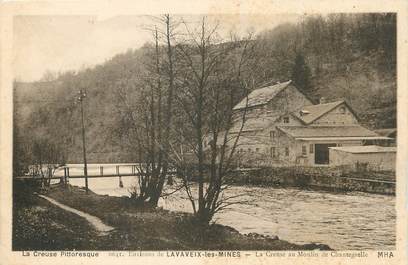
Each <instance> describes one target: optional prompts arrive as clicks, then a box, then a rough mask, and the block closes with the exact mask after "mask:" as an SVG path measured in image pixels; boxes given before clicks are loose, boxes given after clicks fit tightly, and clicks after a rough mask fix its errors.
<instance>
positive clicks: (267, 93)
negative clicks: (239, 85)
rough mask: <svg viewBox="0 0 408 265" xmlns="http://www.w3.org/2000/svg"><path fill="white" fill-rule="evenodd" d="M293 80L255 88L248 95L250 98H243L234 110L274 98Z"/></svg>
mask: <svg viewBox="0 0 408 265" xmlns="http://www.w3.org/2000/svg"><path fill="white" fill-rule="evenodd" d="M291 82H292V81H291V80H289V81H287V82H284V83H279V84H276V85H273V86H267V87H262V88H258V89H255V90H254V91H252V92H251V93H250V94H249V95H248V100H247V98H246V97H245V98H244V99H243V100H241V102H239V103H238V104H237V105H235V107H234V110H239V109H244V108H249V107H255V106H259V105H264V104H266V103H268V102H269V101H270V100H271V99H273V98H274V97H275V96H276V95H277V94H278V93H279V92H281V91H282V90H283V89H285V88H286V87H287V86H288V85H289V84H290V83H291ZM247 101H248V102H247Z"/></svg>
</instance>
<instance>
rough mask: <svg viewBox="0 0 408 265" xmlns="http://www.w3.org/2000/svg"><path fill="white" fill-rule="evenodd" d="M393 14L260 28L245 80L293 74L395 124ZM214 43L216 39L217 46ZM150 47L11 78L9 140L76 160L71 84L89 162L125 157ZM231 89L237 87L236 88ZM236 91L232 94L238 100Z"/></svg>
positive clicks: (380, 121)
mask: <svg viewBox="0 0 408 265" xmlns="http://www.w3.org/2000/svg"><path fill="white" fill-rule="evenodd" d="M395 23H396V16H395V15H394V14H355V15H345V14H334V15H328V16H308V17H306V18H305V19H304V20H303V21H302V22H300V23H298V24H296V25H294V24H283V25H280V26H278V27H276V28H275V29H273V30H270V31H266V32H262V33H260V34H258V35H257V37H256V38H255V39H254V40H251V42H254V44H255V45H254V46H253V47H254V56H252V59H251V62H250V63H248V64H247V65H246V67H251V68H253V69H251V70H252V71H250V72H251V73H256V74H252V76H251V78H252V79H253V81H254V82H255V83H256V84H259V85H261V84H263V83H265V82H270V81H286V80H288V79H292V80H294V82H295V83H296V84H297V86H298V87H300V88H301V89H302V90H303V91H304V92H305V93H306V94H308V95H309V96H310V97H311V98H313V99H315V100H316V101H317V100H318V99H319V98H320V97H325V98H326V99H328V100H335V99H338V98H345V99H346V100H347V101H348V102H349V103H350V104H351V106H352V107H353V108H354V109H355V110H356V112H357V114H358V115H359V116H360V118H361V120H362V123H363V124H365V125H366V126H368V127H370V128H389V127H395V126H396V24H395ZM221 46H222V45H221ZM152 49H154V47H153V45H151V44H146V45H145V46H144V47H142V48H140V49H136V50H129V51H127V52H126V53H123V54H119V55H117V56H115V57H113V58H112V59H110V60H108V61H106V62H105V63H104V64H102V65H98V66H95V67H93V68H89V69H84V70H81V71H78V72H67V73H62V74H60V75H58V76H54V77H52V76H51V77H50V76H49V74H47V76H46V77H45V78H44V80H41V81H38V82H33V83H22V82H15V84H14V93H15V94H14V100H15V105H14V107H15V117H14V120H15V131H14V135H15V140H17V141H18V140H24V139H37V138H38V139H45V140H47V141H51V142H53V143H55V145H58V146H61V147H63V148H66V152H65V153H66V156H67V159H68V161H69V162H79V161H81V150H82V149H81V138H80V135H81V134H80V123H79V122H80V113H79V108H78V105H77V103H76V100H75V99H76V97H77V92H78V90H79V89H86V91H87V99H86V103H85V113H86V128H87V136H86V137H87V145H88V151H89V155H88V156H89V160H90V161H91V162H92V161H93V162H96V161H98V162H115V161H120V162H125V161H132V160H133V159H135V158H134V152H132V148H133V147H132V146H129V145H127V146H124V145H123V143H124V141H122V137H123V134H124V131H123V126H124V124H125V121H126V119H125V116H126V115H124V113H123V106H122V105H123V104H124V103H123V100H121V99H120V95H123V94H121V91H123V90H124V89H126V90H128V91H129V90H131V91H133V92H132V93H131V94H126V95H127V97H128V98H127V100H126V102H130V103H132V102H133V104H135V106H129V107H135V108H136V107H137V106H136V104H138V102H139V101H138V100H139V99H140V95H141V93H139V92H140V91H141V90H142V86H143V84H142V80H145V79H146V73H147V71H148V68H149V67H150V64H151V60H152V58H151V57H152V56H151V50H152ZM241 92H242V91H238V92H237V93H241ZM242 96H243V95H236V101H239V100H240V98H242Z"/></svg>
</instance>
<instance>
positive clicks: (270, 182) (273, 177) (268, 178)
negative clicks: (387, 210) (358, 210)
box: [228, 167, 396, 195]
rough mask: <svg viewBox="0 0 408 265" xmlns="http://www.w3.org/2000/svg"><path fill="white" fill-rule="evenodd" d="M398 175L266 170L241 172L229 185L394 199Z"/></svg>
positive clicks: (316, 169) (329, 169)
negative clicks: (381, 195) (333, 192)
mask: <svg viewBox="0 0 408 265" xmlns="http://www.w3.org/2000/svg"><path fill="white" fill-rule="evenodd" d="M395 179H396V177H395V172H393V171H370V170H364V171H363V170H361V171H355V170H352V169H350V168H347V167H337V168H333V167H264V168H248V169H239V170H235V171H233V172H231V173H230V175H229V176H228V181H229V182H230V183H233V184H236V185H259V186H270V187H298V188H307V189H317V190H319V189H320V190H328V191H335V192H341V191H343V192H350V191H360V192H367V193H376V194H385V195H395Z"/></svg>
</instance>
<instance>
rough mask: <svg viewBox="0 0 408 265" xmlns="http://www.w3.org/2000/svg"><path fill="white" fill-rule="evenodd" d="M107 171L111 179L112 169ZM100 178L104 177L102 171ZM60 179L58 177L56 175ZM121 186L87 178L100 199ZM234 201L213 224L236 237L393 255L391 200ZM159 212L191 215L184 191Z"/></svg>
mask: <svg viewBox="0 0 408 265" xmlns="http://www.w3.org/2000/svg"><path fill="white" fill-rule="evenodd" d="M70 166H72V165H70ZM105 166H106V164H105V165H104V167H105ZM111 166H112V167H111V171H112V173H113V172H115V167H114V165H113V164H112V165H111ZM121 170H122V168H121ZM76 171H78V172H76ZM129 171H130V167H129ZM75 172H76V173H78V174H79V173H80V172H82V169H81V168H80V167H78V169H77V170H75V169H71V172H70V173H71V175H73V174H75ZM97 172H99V171H98V168H96V167H92V165H90V167H89V174H90V175H92V174H96V173H97ZM104 172H106V173H108V172H107V169H106V168H104ZM59 174H61V171H59V172H56V175H59ZM122 181H123V185H124V186H123V188H120V187H119V180H118V178H117V177H116V178H91V179H89V188H90V189H91V190H92V191H94V192H95V193H97V194H101V195H105V194H107V195H110V196H129V189H130V188H131V187H132V186H134V185H136V183H137V178H136V177H122ZM70 184H71V185H76V186H84V184H85V181H84V179H70ZM170 190H171V187H170ZM235 195H239V198H237V200H239V201H242V202H243V203H241V204H236V205H232V206H231V207H230V209H227V210H225V211H223V212H220V213H217V215H216V216H215V221H216V222H217V223H220V224H223V225H228V226H231V227H234V228H235V229H237V230H238V231H240V232H241V233H245V234H246V233H251V232H256V233H259V234H265V235H271V236H274V235H277V236H278V237H279V238H280V239H283V240H287V241H289V242H293V243H298V244H306V243H322V244H327V245H329V246H330V247H331V248H334V249H336V250H379V249H381V250H394V249H395V240H396V230H395V226H396V225H395V222H396V211H395V197H394V196H386V195H380V194H369V193H363V192H347V193H333V192H325V191H316V190H300V189H295V188H272V187H256V186H232V187H230V188H229V189H227V190H226V192H225V196H235ZM159 206H161V207H163V208H164V209H169V210H174V211H185V212H191V211H192V207H191V204H190V202H189V200H188V199H187V196H186V195H185V192H184V191H183V190H180V191H178V192H175V193H174V194H171V195H170V196H167V197H165V198H163V199H161V200H160V202H159Z"/></svg>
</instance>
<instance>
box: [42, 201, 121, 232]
mask: <svg viewBox="0 0 408 265" xmlns="http://www.w3.org/2000/svg"><path fill="white" fill-rule="evenodd" d="M38 196H39V197H41V198H43V199H45V200H47V201H49V202H51V203H52V204H54V205H56V206H58V207H60V208H61V209H64V210H66V211H68V212H71V213H74V214H77V215H79V216H81V217H83V218H85V219H86V220H87V221H88V222H90V223H91V224H92V225H93V226H94V227H95V229H96V230H97V231H98V232H99V233H100V234H101V235H106V234H107V233H108V232H110V231H112V230H113V229H114V228H113V227H112V226H109V225H106V224H104V223H103V222H102V221H101V219H99V218H97V217H95V216H93V215H90V214H87V213H85V212H82V211H79V210H76V209H74V208H71V207H69V206H66V205H64V204H61V203H59V202H57V201H56V200H54V199H51V198H50V197H47V196H44V195H40V194H38Z"/></svg>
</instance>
